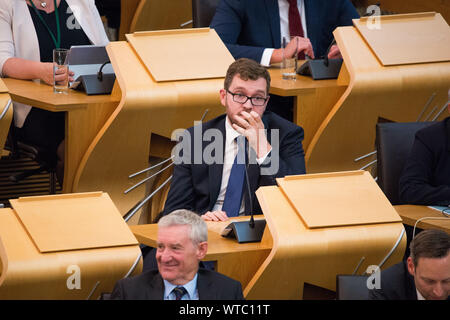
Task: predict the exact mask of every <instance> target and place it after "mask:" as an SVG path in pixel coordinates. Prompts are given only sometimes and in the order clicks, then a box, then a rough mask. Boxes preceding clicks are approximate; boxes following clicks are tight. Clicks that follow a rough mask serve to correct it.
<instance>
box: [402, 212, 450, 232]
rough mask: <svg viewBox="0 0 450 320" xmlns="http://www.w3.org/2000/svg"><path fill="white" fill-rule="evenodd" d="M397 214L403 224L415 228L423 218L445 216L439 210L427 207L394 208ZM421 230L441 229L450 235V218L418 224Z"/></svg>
mask: <svg viewBox="0 0 450 320" xmlns="http://www.w3.org/2000/svg"><path fill="white" fill-rule="evenodd" d="M394 208H395V210H397V213H398V214H399V215H400V217H401V218H402V220H403V223H405V224H407V225H410V226H414V224H415V223H416V222H417V220H419V219H420V218H423V217H437V218H444V215H443V214H442V213H440V212H439V211H437V210H434V209H431V208H428V207H427V206H414V205H399V206H394ZM417 227H418V228H421V229H440V230H443V231H445V232H447V233H449V234H450V218H448V221H445V220H424V221H421V222H419V223H418V224H417Z"/></svg>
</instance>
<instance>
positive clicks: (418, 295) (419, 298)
mask: <svg viewBox="0 0 450 320" xmlns="http://www.w3.org/2000/svg"><path fill="white" fill-rule="evenodd" d="M416 292H417V300H426V299H425V298H424V297H423V295H421V294H420V292H419V290H417V289H416Z"/></svg>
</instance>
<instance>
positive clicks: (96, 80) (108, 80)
mask: <svg viewBox="0 0 450 320" xmlns="http://www.w3.org/2000/svg"><path fill="white" fill-rule="evenodd" d="M69 70H70V71H73V72H74V79H75V81H74V82H72V83H71V84H70V88H71V89H74V90H78V91H84V92H86V94H87V95H96V94H110V93H111V91H112V88H113V86H114V82H115V80H116V75H115V74H114V70H113V68H112V66H111V63H110V61H109V57H108V53H107V52H106V48H105V47H104V46H93V45H87V46H72V47H71V48H70V53H69Z"/></svg>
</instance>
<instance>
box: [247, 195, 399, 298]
mask: <svg viewBox="0 0 450 320" xmlns="http://www.w3.org/2000/svg"><path fill="white" fill-rule="evenodd" d="M257 195H258V200H259V201H260V204H261V208H262V209H263V211H264V213H265V217H266V220H267V226H268V228H269V231H270V233H269V232H265V234H264V237H271V238H272V239H273V247H272V251H271V252H270V254H269V256H268V257H267V259H266V260H265V261H264V262H263V264H262V265H261V267H260V268H259V270H258V271H257V272H256V274H255V276H254V277H253V278H252V280H251V281H250V283H249V284H248V286H247V287H246V288H245V290H244V296H245V297H246V299H302V297H303V286H304V283H305V282H308V283H310V284H313V285H316V286H320V287H323V288H326V289H329V290H334V291H335V290H336V275H337V274H351V273H353V271H354V270H355V268H356V266H357V265H358V263H359V261H360V260H361V258H362V257H365V260H364V262H363V263H362V264H361V266H360V268H359V270H358V272H357V274H361V273H363V272H364V271H365V270H366V269H367V267H368V266H369V265H378V264H379V263H380V262H381V261H382V260H383V258H384V257H385V256H386V255H387V254H388V252H389V250H390V249H391V248H392V247H393V246H394V244H395V243H396V240H397V238H398V237H399V236H400V234H401V231H402V230H403V225H402V224H401V223H386V224H375V225H363V226H351V227H333V228H322V229H317V230H313V229H307V228H306V227H305V225H304V224H303V222H302V221H301V218H299V217H298V215H297V213H296V212H295V211H294V209H293V207H291V206H290V205H289V204H288V202H287V201H285V196H284V195H283V194H282V191H281V190H280V189H279V188H277V187H276V186H270V187H262V188H259V189H258V191H257ZM268 198H271V201H270V202H269V201H265V199H268ZM317 214H320V212H318V213H317ZM266 231H267V229H266ZM264 237H263V243H264V242H266V241H270V239H268V238H264ZM405 246H406V235H403V238H402V240H401V243H400V245H399V246H398V247H397V249H396V250H395V251H394V253H393V254H392V256H391V257H390V258H389V259H388V260H387V263H386V264H385V265H384V266H383V268H386V267H389V266H391V265H393V264H395V263H397V262H399V261H400V260H401V258H402V257H403V254H404V251H405Z"/></svg>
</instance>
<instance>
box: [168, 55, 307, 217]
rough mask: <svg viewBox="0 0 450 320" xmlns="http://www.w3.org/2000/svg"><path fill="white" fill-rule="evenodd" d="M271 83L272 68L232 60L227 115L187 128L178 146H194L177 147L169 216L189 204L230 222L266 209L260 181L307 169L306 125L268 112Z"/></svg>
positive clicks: (225, 103)
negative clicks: (261, 201)
mask: <svg viewBox="0 0 450 320" xmlns="http://www.w3.org/2000/svg"><path fill="white" fill-rule="evenodd" d="M269 88H270V75H269V73H268V71H267V70H266V69H265V68H264V67H263V66H261V65H260V64H259V63H257V62H255V61H254V60H251V59H246V58H243V59H239V60H237V61H235V62H234V63H232V64H231V65H230V67H229V68H228V71H227V74H226V77H225V81H224V88H223V89H221V90H220V100H221V103H222V105H223V106H224V107H225V108H226V114H224V115H222V116H219V117H217V118H215V119H212V120H210V121H208V122H206V123H202V124H199V125H197V126H194V127H191V128H189V129H187V130H186V131H184V133H183V136H182V139H181V140H180V142H179V143H178V144H177V146H180V145H181V146H182V145H184V146H188V147H187V148H181V149H180V150H181V152H179V153H178V154H177V151H176V150H175V160H174V162H175V163H176V165H175V167H174V172H173V179H172V182H171V187H170V190H169V194H168V196H167V200H166V203H165V207H164V211H163V213H162V214H163V215H164V214H168V213H170V212H172V211H173V210H176V209H188V210H192V211H194V212H196V213H198V214H199V215H201V216H202V218H203V219H204V220H206V221H224V220H227V219H228V217H233V216H238V215H244V214H246V215H248V214H251V213H252V212H253V213H261V208H260V206H259V204H258V201H257V199H256V196H255V191H256V190H257V189H258V188H259V187H260V186H264V185H275V184H276V181H275V178H278V177H284V176H286V175H296V174H304V173H305V160H304V152H303V147H302V140H303V129H302V128H301V127H299V126H296V125H295V124H293V123H291V122H289V121H287V120H284V119H282V118H281V117H279V116H277V115H275V114H274V113H272V112H265V109H266V105H267V101H268V100H269V95H268V92H269ZM212 137H213V138H212ZM186 141H190V142H191V143H186ZM247 177H248V180H247ZM247 181H248V183H247Z"/></svg>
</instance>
